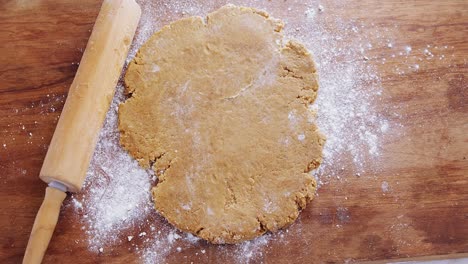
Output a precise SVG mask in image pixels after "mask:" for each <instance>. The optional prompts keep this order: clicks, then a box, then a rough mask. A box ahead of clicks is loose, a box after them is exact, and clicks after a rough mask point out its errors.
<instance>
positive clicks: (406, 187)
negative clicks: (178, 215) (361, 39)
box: [0, 0, 468, 263]
mask: <svg viewBox="0 0 468 264" xmlns="http://www.w3.org/2000/svg"><path fill="white" fill-rule="evenodd" d="M155 2H157V4H162V2H163V1H155ZM340 2H343V1H321V3H322V4H323V5H324V6H326V8H327V10H326V11H327V12H331V13H333V14H335V15H337V16H340V17H342V18H346V19H355V20H357V21H361V22H362V23H365V24H367V25H371V24H372V25H373V27H374V30H382V31H384V30H388V29H390V30H391V31H392V34H393V36H394V37H393V41H394V45H395V46H396V45H399V46H402V45H410V46H412V47H419V48H423V47H424V46H426V45H428V44H430V45H441V46H444V45H447V46H448V47H450V48H449V49H450V52H447V53H446V54H447V55H450V60H449V63H448V60H437V59H434V60H431V61H430V62H429V63H427V62H426V63H424V64H422V63H421V68H420V69H419V70H418V71H412V72H409V73H407V74H398V73H397V72H395V68H396V66H398V65H399V64H401V63H402V62H401V61H400V60H399V58H392V57H391V53H393V51H392V50H391V49H388V48H385V47H375V48H374V49H372V50H371V55H372V56H373V57H379V56H380V57H385V58H388V59H387V62H386V63H385V64H378V65H377V66H376V67H378V71H379V74H380V76H382V85H383V87H384V88H383V94H382V100H381V102H380V103H379V106H378V108H379V111H381V114H382V115H385V116H386V117H387V118H388V119H392V118H394V117H393V116H394V115H392V113H390V112H389V111H388V109H394V110H393V111H395V114H398V115H399V116H401V117H403V118H400V119H399V120H398V122H399V123H400V124H401V125H402V127H404V130H402V131H404V132H402V133H401V134H400V135H394V136H392V137H385V138H384V142H382V143H381V145H380V150H381V153H382V154H381V157H380V158H379V159H378V160H376V161H375V162H374V163H373V164H372V166H373V167H374V168H378V170H369V173H364V174H363V175H361V177H356V176H354V175H352V174H351V172H350V171H348V170H347V169H345V170H342V171H341V170H340V171H339V172H337V173H339V176H341V177H333V178H331V179H330V182H329V183H328V184H326V185H324V186H323V187H322V188H321V189H320V190H319V192H318V194H319V196H318V198H317V199H315V200H314V201H313V203H312V204H311V205H310V206H309V207H308V208H307V209H306V210H305V211H303V212H302V214H301V216H300V218H299V219H298V221H297V222H296V223H295V224H294V225H292V226H291V227H289V229H288V231H289V232H288V233H285V237H284V241H277V240H273V241H272V242H271V243H270V244H269V246H268V248H267V250H266V251H265V253H264V254H263V255H262V256H259V257H258V258H256V259H255V260H254V261H253V263H260V262H265V263H344V262H349V263H353V262H360V261H374V260H382V259H401V258H405V257H419V256H430V255H444V254H460V253H467V252H468V160H467V158H468V80H467V76H466V75H467V73H468V67H467V58H468V2H467V1H464V0H459V1H455V0H450V1H377V0H364V1H347V2H346V5H344V4H343V3H340ZM224 3H225V1H220V2H219V3H216V5H217V6H222V5H223V4H224ZM100 4H101V3H100V1H94V0H84V1H73V0H64V1H60V2H58V1H51V0H49V1H36V0H33V1H21V0H18V1H8V0H7V1H5V0H4V1H1V2H0V180H1V184H0V245H1V249H0V263H19V262H20V261H21V259H22V256H23V253H24V250H25V247H26V244H27V241H28V237H29V233H30V231H31V227H32V224H33V222H34V217H35V215H36V213H37V210H38V208H39V206H40V204H41V202H42V199H43V197H44V190H45V187H46V184H45V183H43V182H41V181H40V180H39V177H38V174H39V170H40V168H41V165H42V162H43V159H44V156H45V154H46V151H47V146H48V144H49V142H50V140H51V137H52V134H53V132H54V129H55V125H56V123H57V120H58V117H59V115H60V111H61V109H62V107H63V104H64V100H65V98H66V95H67V91H68V88H69V86H70V84H71V82H72V79H73V77H74V74H75V72H76V70H77V67H78V65H77V62H79V60H80V58H81V56H82V52H83V49H84V48H85V46H86V43H87V39H88V37H89V35H90V31H91V29H92V26H93V23H94V20H95V18H96V16H97V13H98V11H99V8H100ZM309 4H314V5H317V2H315V1H310V3H309ZM268 5H269V6H270V8H268V9H267V11H268V12H270V13H271V14H272V15H273V16H275V17H277V18H284V17H285V16H289V17H290V20H291V21H294V20H295V19H296V21H295V22H296V23H300V19H303V18H302V16H298V15H295V14H289V15H288V12H287V7H288V6H291V5H297V7H296V8H294V10H301V8H302V10H305V9H306V8H307V7H306V3H303V2H299V1H297V2H294V1H289V0H288V1H287V0H284V1H283V0H281V1H271V2H268ZM303 12H304V11H302V14H303ZM164 22H165V23H166V22H169V21H164ZM395 25H397V26H398V27H395ZM408 60H410V62H411V60H414V61H415V62H417V61H418V57H417V54H416V53H415V55H414V57H412V56H409V58H408ZM395 106H396V107H395ZM348 165H349V164H343V167H345V168H346V167H347V166H348ZM337 170H338V168H337ZM370 171H372V172H370ZM384 181H385V182H387V183H388V186H390V188H391V191H389V192H383V191H382V186H381V185H382V182H384ZM66 203H67V201H66ZM344 211H345V213H346V214H344ZM343 215H344V216H345V217H344V218H343ZM80 217H81V216H80V215H77V214H75V213H74V212H73V210H71V209H70V208H69V207H66V206H65V207H64V209H63V210H62V212H61V216H60V219H59V224H58V225H57V229H56V232H55V234H54V237H53V238H52V242H51V244H50V247H49V250H48V252H47V255H46V258H45V261H44V262H45V263H124V262H127V263H134V262H138V261H140V259H139V255H138V254H136V253H135V252H134V251H135V249H134V248H130V247H128V245H126V244H125V243H122V244H118V245H115V247H113V248H112V249H109V250H106V251H105V252H104V253H102V254H97V253H94V252H91V251H89V250H88V245H87V243H86V234H85V233H84V232H83V231H82V230H81V224H80ZM149 221H160V222H161V223H163V224H162V225H164V222H163V221H162V220H161V219H160V218H159V216H157V215H156V214H154V215H153V216H152V217H151V219H149ZM166 225H167V224H166ZM200 249H205V250H206V254H199V253H198V252H200ZM226 250H229V247H228V246H227V247H226V249H223V250H221V249H220V248H219V247H217V246H212V245H209V244H206V243H201V244H199V245H198V246H196V247H195V246H194V247H184V250H183V252H181V253H178V252H173V253H170V254H168V256H167V258H166V262H168V263H190V262H191V261H193V262H194V263H206V262H209V261H211V262H227V263H234V262H236V260H234V259H232V258H231V257H230V255H229V254H225V253H223V252H226Z"/></svg>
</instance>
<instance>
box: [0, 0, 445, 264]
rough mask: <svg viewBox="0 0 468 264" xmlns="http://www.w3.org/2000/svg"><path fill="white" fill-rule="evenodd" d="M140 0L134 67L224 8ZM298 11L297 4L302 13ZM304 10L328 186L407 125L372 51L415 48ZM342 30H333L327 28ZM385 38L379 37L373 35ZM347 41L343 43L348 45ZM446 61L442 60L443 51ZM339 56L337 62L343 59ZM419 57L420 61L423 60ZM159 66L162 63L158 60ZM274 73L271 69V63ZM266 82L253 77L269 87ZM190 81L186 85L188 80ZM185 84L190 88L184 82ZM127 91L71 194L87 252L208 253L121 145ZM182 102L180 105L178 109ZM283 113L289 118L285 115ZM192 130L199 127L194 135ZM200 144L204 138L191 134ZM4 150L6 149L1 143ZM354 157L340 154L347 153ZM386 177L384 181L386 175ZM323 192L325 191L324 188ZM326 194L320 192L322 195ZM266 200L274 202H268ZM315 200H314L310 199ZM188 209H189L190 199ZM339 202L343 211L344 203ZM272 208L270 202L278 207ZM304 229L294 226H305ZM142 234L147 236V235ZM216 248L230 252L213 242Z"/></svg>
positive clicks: (246, 254) (249, 248) (317, 8)
mask: <svg viewBox="0 0 468 264" xmlns="http://www.w3.org/2000/svg"><path fill="white" fill-rule="evenodd" d="M139 2H140V5H141V6H142V12H143V13H142V18H141V21H140V25H139V29H138V31H137V34H136V36H135V40H134V43H133V46H132V48H131V51H130V53H129V57H128V58H127V63H128V62H130V61H131V59H132V58H133V57H134V56H135V54H136V52H137V50H138V48H139V47H140V46H141V45H142V44H143V43H144V42H145V41H146V40H147V39H148V38H149V37H150V36H151V34H152V33H154V32H155V31H157V30H158V29H160V28H161V27H162V26H163V24H167V23H168V22H170V21H174V20H176V19H178V18H181V17H188V16H192V15H200V16H205V15H206V14H207V13H209V12H211V11H214V10H215V9H217V7H219V6H218V4H216V6H214V5H215V3H211V2H210V3H206V4H204V5H202V4H200V3H201V2H198V1H191V0H189V1H177V2H169V1H168V2H163V3H159V1H158V3H156V2H154V3H153V1H139ZM231 3H233V4H236V5H243V6H252V7H256V8H259V9H263V10H267V11H269V10H272V9H273V8H271V7H272V3H271V2H267V1H261V2H257V1H254V0H251V1H233V2H231ZM299 8H300V9H301V10H299V11H298V10H296V9H299ZM289 11H291V12H295V13H296V14H302V15H303V16H304V17H305V19H303V20H304V21H302V23H303V24H294V23H291V24H289V23H288V22H289V21H287V20H286V19H284V16H283V17H282V16H281V15H280V14H272V16H274V17H276V18H282V19H283V20H284V22H285V23H286V27H285V35H286V36H287V37H293V38H296V39H298V40H300V41H301V42H302V43H304V44H305V45H306V47H307V48H308V49H309V50H310V51H311V53H312V54H313V55H314V60H315V62H316V63H317V69H318V73H319V80H320V89H319V94H318V97H317V100H316V102H315V104H314V105H313V106H312V107H311V110H314V111H316V112H317V116H316V117H313V116H312V117H307V118H309V119H310V120H309V121H310V122H317V123H318V125H319V128H320V130H321V131H322V132H323V133H324V134H325V135H326V137H327V143H326V145H325V149H324V161H323V164H322V165H321V166H320V167H319V169H318V170H317V171H316V172H315V176H316V177H317V178H318V180H319V182H320V183H321V184H327V183H328V182H329V181H330V180H331V179H334V178H335V177H339V176H337V175H338V174H339V173H338V170H339V169H337V168H342V164H343V163H345V162H348V163H346V164H351V167H350V168H344V167H343V168H342V170H345V169H346V170H347V171H349V172H350V173H349V175H350V176H349V177H351V176H352V175H356V176H361V175H365V174H366V173H367V172H368V170H372V166H371V165H372V164H368V163H369V162H370V163H372V160H374V159H378V158H379V153H380V143H381V140H382V138H383V137H384V136H387V135H389V134H390V133H395V131H398V129H400V125H399V124H398V123H396V122H395V121H390V120H387V118H386V117H384V116H383V115H381V114H379V112H377V111H376V108H375V107H376V103H377V102H378V101H379V100H380V95H381V92H382V87H381V80H380V76H379V74H378V72H377V71H376V67H375V65H376V64H377V63H385V58H372V57H371V56H370V55H368V51H369V50H371V49H372V48H373V47H386V48H388V49H392V50H395V53H394V55H392V56H394V57H405V56H408V55H409V54H411V53H412V52H414V49H413V48H412V47H410V46H401V47H400V46H397V45H396V44H394V43H393V41H391V36H388V35H389V34H390V33H386V32H381V33H372V34H373V35H372V36H371V35H370V34H371V33H369V28H371V27H372V25H363V24H360V23H358V22H356V21H344V20H342V19H339V18H337V17H336V16H333V15H327V12H328V9H327V7H326V6H322V5H319V3H315V4H308V5H306V8H304V5H298V6H294V5H291V7H290V8H288V12H289ZM330 24H332V25H334V26H335V28H333V30H332V29H331V28H329V25H330ZM376 34H379V35H376ZM343 43H346V44H345V45H343ZM433 48H434V47H424V50H423V54H424V57H426V58H433V57H434V54H433V53H432V52H431V50H432V49H433ZM441 59H444V58H442V57H441ZM337 61H339V62H340V63H337ZM421 63H423V60H422V59H421ZM419 67H420V66H419V64H411V65H406V66H405V64H400V65H399V66H397V67H396V68H395V72H396V73H398V74H405V73H406V72H411V71H418V70H419ZM152 70H153V71H154V72H157V71H159V67H158V66H157V65H154V67H153V68H152ZM267 71H268V69H267ZM265 81H268V80H264V79H262V78H260V79H258V80H256V82H257V83H259V84H260V83H263V82H265ZM187 85H189V84H187ZM182 88H183V87H182ZM124 99H125V98H124V96H123V87H122V85H121V84H120V85H119V86H118V89H117V93H116V96H115V98H114V101H113V103H112V106H111V109H110V111H109V113H108V114H107V118H106V122H105V125H104V128H103V130H102V131H101V136H100V140H99V143H98V146H97V149H96V151H95V154H94V157H93V160H92V162H91V166H90V169H89V171H88V175H87V179H86V183H85V186H84V188H83V191H82V192H81V193H80V194H75V195H73V198H72V200H71V203H70V204H69V205H70V206H72V207H73V208H74V210H76V211H77V212H79V215H81V221H82V224H83V227H82V229H83V230H84V232H85V233H86V235H87V241H86V243H87V244H88V246H89V249H90V250H92V251H94V252H96V253H99V252H101V253H104V254H105V252H107V251H108V248H111V247H112V246H113V245H117V244H125V243H127V244H128V246H129V248H132V249H133V251H134V252H136V253H137V254H138V255H139V257H140V259H141V261H142V262H144V263H159V262H163V261H164V258H165V257H167V256H168V255H169V254H183V253H184V251H185V250H188V249H192V251H191V252H193V249H196V250H198V251H197V252H196V253H195V254H196V255H198V256H203V255H204V254H205V253H206V250H207V249H208V248H209V245H206V244H203V243H201V242H200V240H199V239H198V238H196V237H194V236H193V235H191V234H185V233H181V232H179V231H177V230H176V229H175V228H173V227H171V226H170V225H168V224H167V223H166V224H164V221H163V220H161V217H159V216H157V215H156V212H155V210H154V209H153V204H152V203H151V197H150V188H151V186H152V185H153V184H154V175H153V174H152V172H151V171H149V170H148V171H147V170H144V169H142V168H141V167H139V166H138V163H137V162H136V161H134V160H132V159H131V158H130V156H129V155H128V154H127V153H126V152H125V151H124V150H123V149H122V148H121V147H120V145H119V142H118V138H119V132H118V130H117V109H118V104H119V103H120V102H122V101H123V100H124ZM181 107H182V106H181ZM174 109H175V112H174V114H175V115H180V114H182V115H185V114H189V113H190V109H177V107H176V108H174ZM285 117H286V116H285ZM287 118H289V120H290V124H291V131H293V132H294V133H292V134H291V136H290V137H287V138H282V139H279V140H280V141H282V142H283V143H284V145H285V147H287V145H288V142H289V141H290V140H296V139H297V140H304V138H305V135H304V134H303V132H302V131H299V132H298V131H295V130H294V126H295V124H294V123H295V120H296V119H297V118H303V117H298V116H297V115H296V114H295V113H294V112H290V113H288V114H287ZM187 133H193V131H187ZM193 136H194V137H195V138H194V141H197V140H199V139H197V138H196V137H197V135H196V134H193ZM3 147H4V148H6V145H5V144H4V145H3ZM348 156H349V157H351V160H350V161H349V160H342V159H343V157H348ZM380 182H382V181H380ZM381 187H382V191H383V192H384V193H386V192H388V191H389V190H390V188H389V185H388V183H387V182H385V181H384V182H382V186H381ZM319 194H320V191H319ZM318 199H319V198H318ZM265 206H267V207H268V206H270V205H269V204H268V203H267V204H266V205H265ZM311 206H313V203H312V204H311ZM182 208H183V209H184V210H188V209H190V204H184V205H183V207H182ZM340 208H341V207H340ZM272 210H273V208H272ZM346 213H347V208H341V209H340V211H339V212H338V211H337V215H338V216H340V217H341V218H339V219H343V224H345V222H346V221H349V217H350V216H349V215H347V214H346ZM148 217H153V218H155V219H159V220H158V223H159V224H158V223H153V222H151V221H149V220H148ZM298 222H299V223H296V224H295V225H296V226H298V225H300V219H299V220H298ZM300 228H301V227H297V228H296V229H300ZM143 233H144V235H141V234H143ZM291 233H292V232H289V230H288V229H286V230H283V231H280V232H279V233H276V234H267V235H265V236H262V237H259V238H257V239H255V240H253V241H249V242H245V243H242V244H240V245H236V246H234V250H231V249H232V248H231V249H230V250H229V252H227V251H226V253H225V254H228V255H229V256H230V257H232V258H233V259H235V260H236V261H237V262H239V263H249V262H251V261H255V260H256V259H262V256H263V255H264V254H265V252H267V251H268V245H269V243H270V241H273V240H274V241H275V242H276V243H282V242H281V241H283V240H284V239H285V236H293V235H298V234H291ZM210 250H226V249H224V248H223V247H219V246H216V247H214V248H213V249H211V248H210Z"/></svg>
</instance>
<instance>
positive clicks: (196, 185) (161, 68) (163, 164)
mask: <svg viewBox="0 0 468 264" xmlns="http://www.w3.org/2000/svg"><path fill="white" fill-rule="evenodd" d="M282 27H283V24H282V22H281V21H278V20H275V19H272V18H270V17H269V15H268V14H267V13H265V12H263V11H258V10H255V9H252V8H244V7H236V6H232V5H228V6H225V7H222V8H221V9H219V10H217V11H215V12H213V13H211V14H209V15H208V16H207V17H206V19H203V18H201V17H190V18H184V19H181V20H178V21H176V22H174V23H172V24H170V25H168V26H165V27H164V28H162V30H160V31H159V32H157V33H155V34H154V35H153V36H152V37H151V38H150V39H149V40H148V41H147V42H146V43H145V44H144V45H143V46H142V47H141V49H140V50H139V52H138V54H137V55H136V57H135V59H134V60H133V61H132V62H131V63H130V65H129V67H128V71H127V73H126V75H125V86H126V91H127V93H128V94H129V99H127V100H126V101H125V102H124V103H123V104H121V106H120V108H119V130H120V136H121V137H120V142H121V144H122V146H123V147H124V148H125V149H127V150H128V152H129V153H130V154H131V155H132V156H133V157H135V159H137V160H138V161H139V163H140V164H141V165H142V166H143V167H146V168H152V169H153V170H154V172H155V173H156V175H157V176H158V183H157V184H156V186H155V187H153V189H152V195H153V199H154V204H155V208H156V210H157V211H158V212H159V213H160V214H161V215H162V216H164V217H165V218H166V219H167V220H168V221H169V222H170V223H171V224H173V225H174V226H176V227H177V228H179V229H181V230H183V231H186V232H190V233H193V234H195V235H197V236H199V237H201V238H203V239H206V240H208V241H210V242H212V243H237V242H241V241H244V240H249V239H252V238H254V237H256V236H259V235H261V234H263V233H265V232H267V231H276V230H278V229H280V228H282V227H285V226H286V225H288V224H290V223H292V222H293V221H294V220H295V219H296V218H297V217H298V215H299V212H300V211H301V210H302V209H303V208H305V206H306V204H307V203H308V202H309V201H310V200H311V199H312V198H313V196H314V193H315V188H316V182H315V180H314V178H313V176H311V175H310V173H309V172H310V171H311V170H312V169H314V168H317V167H318V165H319V164H320V162H321V155H322V146H323V144H324V137H323V136H322V135H321V134H320V133H319V132H318V129H317V127H316V125H315V124H314V114H313V113H312V112H311V111H310V110H309V108H308V106H309V104H310V103H312V102H313V101H314V100H315V97H316V93H317V89H318V84H317V76H316V73H315V67H314V63H313V61H312V59H311V56H310V54H309V53H308V52H307V50H306V49H305V48H304V47H303V46H302V45H301V44H299V43H298V42H295V41H287V42H285V43H283V36H282V34H281V30H282Z"/></svg>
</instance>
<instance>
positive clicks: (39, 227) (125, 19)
mask: <svg viewBox="0 0 468 264" xmlns="http://www.w3.org/2000/svg"><path fill="white" fill-rule="evenodd" d="M140 15H141V10H140V7H139V6H138V4H137V3H136V2H135V1H134V0H105V1H104V2H103V4H102V7H101V11H100V12H99V15H98V17H97V20H96V23H95V24H94V28H93V32H92V33H91V37H90V38H89V41H88V44H87V46H86V50H85V52H84V54H83V57H82V59H81V62H80V66H79V67H78V71H77V73H76V75H75V79H74V80H73V83H72V85H71V87H70V90H69V93H68V97H67V100H66V102H65V105H64V107H63V111H62V114H61V116H60V120H59V122H58V124H57V128H56V129H55V133H54V136H53V137H52V141H51V143H50V146H49V150H48V151H47V155H46V157H45V160H44V164H43V165H42V169H41V172H40V178H41V179H42V180H43V181H45V182H47V183H49V187H47V189H46V194H45V198H44V202H43V203H42V205H41V208H40V209H39V212H38V213H37V216H36V220H35V221H34V225H33V229H32V232H31V236H30V237H29V242H28V246H27V248H26V252H25V254H24V258H23V263H27V264H30V263H41V261H42V258H43V257H44V253H45V251H46V249H47V246H48V244H49V241H50V238H51V237H52V233H53V232H54V229H55V225H56V224H57V220H58V216H59V212H60V207H61V204H62V202H63V200H64V199H65V197H66V193H65V192H66V191H71V192H77V191H79V190H80V189H81V187H82V184H83V182H84V180H85V177H86V172H87V169H88V166H89V162H90V160H91V157H92V154H93V152H94V148H95V147H96V142H97V139H98V137H99V131H100V129H101V127H102V124H103V122H104V118H105V116H106V113H107V111H108V109H109V106H110V103H111V101H112V98H113V96H114V92H115V86H116V84H117V81H118V79H119V76H120V73H121V71H122V67H123V65H124V63H125V59H126V57H127V54H128V50H129V47H130V44H131V42H132V40H133V36H134V35H135V31H136V28H137V26H138V21H139V20H140Z"/></svg>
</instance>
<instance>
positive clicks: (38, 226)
mask: <svg viewBox="0 0 468 264" xmlns="http://www.w3.org/2000/svg"><path fill="white" fill-rule="evenodd" d="M66 190H67V187H66V186H65V185H63V184H62V183H60V182H56V181H53V182H51V183H49V187H47V188H46V193H45V197H44V201H43V202H42V205H41V207H40V208H39V212H38V213H37V215H36V219H35V220H34V225H33V228H32V231H31V236H30V237H29V242H28V246H27V247H26V252H25V253H24V258H23V264H36V263H41V262H42V258H43V257H44V253H45V251H46V249H47V246H48V245H49V242H50V239H51V237H52V234H53V233H54V229H55V225H56V224H57V220H58V217H59V213H60V207H61V206H62V202H63V200H64V199H65V197H66V196H67V194H66Z"/></svg>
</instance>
